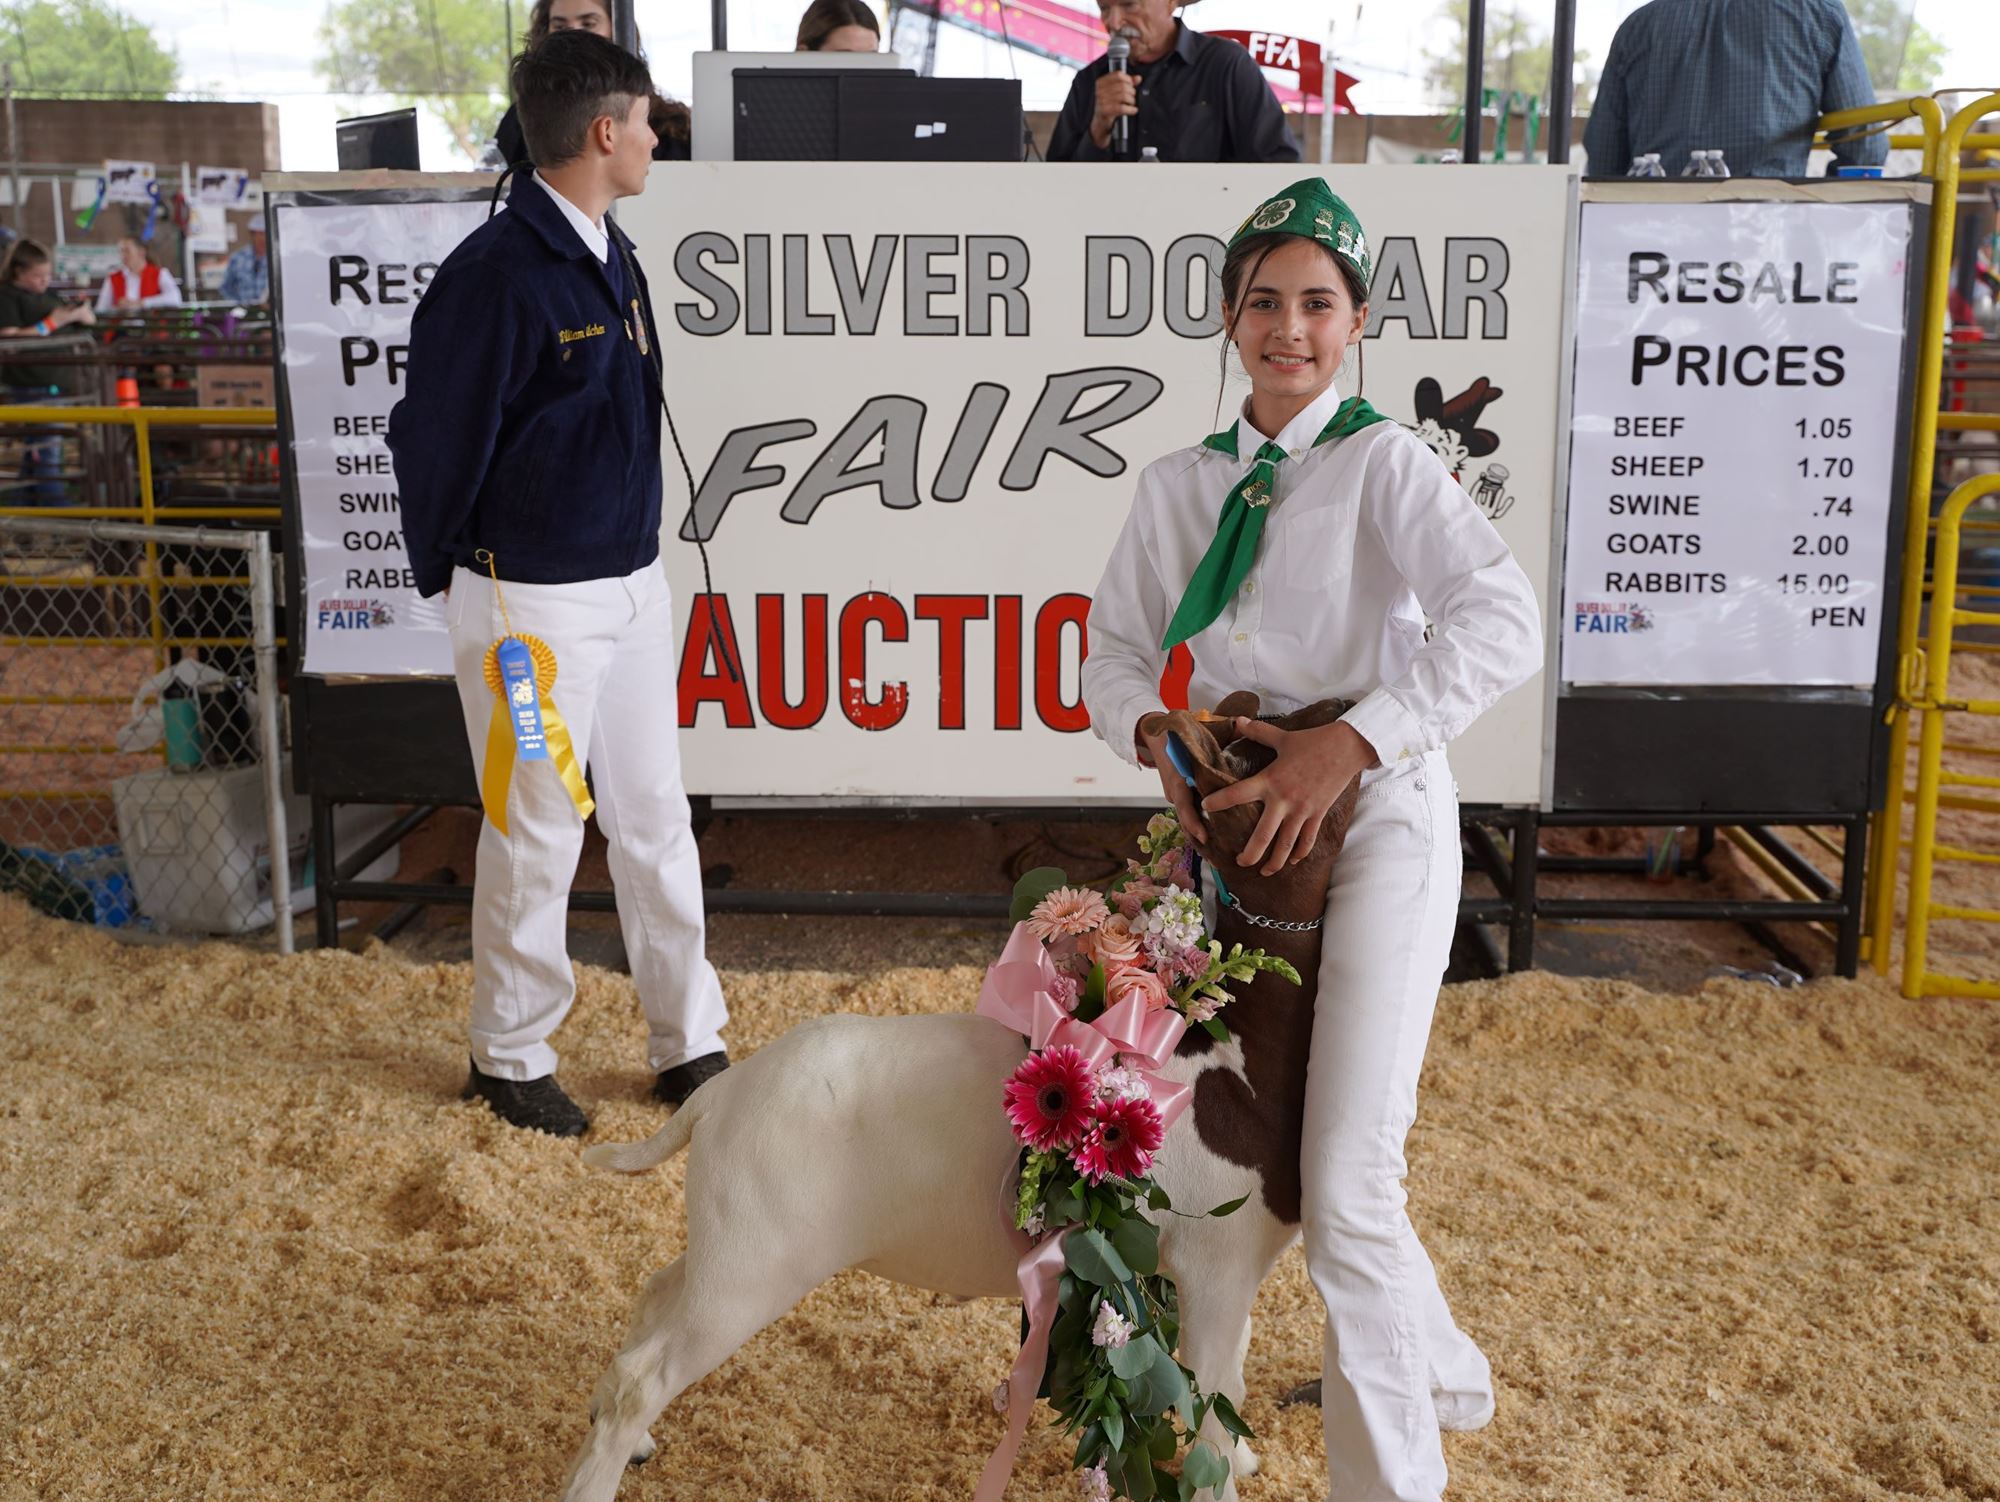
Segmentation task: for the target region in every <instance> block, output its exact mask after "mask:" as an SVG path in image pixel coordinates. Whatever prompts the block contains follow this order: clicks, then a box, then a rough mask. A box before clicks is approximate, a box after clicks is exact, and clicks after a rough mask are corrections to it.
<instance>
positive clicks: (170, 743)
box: [160, 678, 203, 772]
mask: <svg viewBox="0 0 2000 1502" xmlns="http://www.w3.org/2000/svg"><path fill="white" fill-rule="evenodd" d="M160 725H161V728H162V730H163V732H164V735H165V739H166V743H167V770H168V771H170V772H192V771H194V770H196V769H197V768H198V767H200V766H201V763H202V752H203V747H202V739H201V715H200V711H199V709H198V708H197V706H196V704H195V697H194V690H193V689H192V688H190V687H189V686H188V685H187V684H186V683H184V682H182V681H181V680H180V679H179V678H176V679H174V680H173V681H172V682H171V683H169V684H168V685H167V686H166V687H165V688H163V689H161V690H160Z"/></svg>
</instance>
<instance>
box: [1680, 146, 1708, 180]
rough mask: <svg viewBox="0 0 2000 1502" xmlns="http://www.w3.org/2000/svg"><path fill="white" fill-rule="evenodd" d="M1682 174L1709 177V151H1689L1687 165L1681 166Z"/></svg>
mask: <svg viewBox="0 0 2000 1502" xmlns="http://www.w3.org/2000/svg"><path fill="white" fill-rule="evenodd" d="M1681 176H1682V177H1707V176H1708V153H1707V152H1705V151H1690V152H1689V153H1688V159H1687V165H1686V166H1685V167H1683V168H1681Z"/></svg>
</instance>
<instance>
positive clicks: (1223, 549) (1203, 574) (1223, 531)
mask: <svg viewBox="0 0 2000 1502" xmlns="http://www.w3.org/2000/svg"><path fill="white" fill-rule="evenodd" d="M1386 421H1388V419H1387V418H1385V417H1384V416H1383V415H1382V414H1381V413H1380V412H1377V411H1376V410H1375V409H1374V408H1373V407H1371V406H1369V405H1368V403H1366V402H1364V401H1363V400H1362V399H1361V398H1360V397H1358V396H1350V397H1349V398H1348V399H1347V400H1346V401H1344V402H1342V403H1341V404H1340V408H1339V410H1338V411H1336V412H1335V413H1334V414H1333V417H1332V418H1331V419H1330V420H1329V421H1328V423H1327V425H1326V426H1325V427H1323V428H1321V429H1320V431H1319V437H1317V438H1315V439H1314V440H1313V441H1312V446H1313V447H1314V448H1318V447H1319V446H1320V445H1321V444H1322V443H1328V442H1331V441H1332V440H1333V439H1335V438H1345V437H1346V436H1347V435H1348V434H1349V433H1358V432H1360V431H1361V430H1362V429H1363V428H1365V427H1368V426H1370V425H1371V424H1373V423H1378V422H1386ZM1201 446H1202V447H1203V448H1205V449H1214V450H1215V451H1216V452H1217V453H1218V454H1227V455H1228V456H1229V457H1230V458H1232V459H1234V458H1235V457H1236V456H1237V455H1236V425H1235V424H1233V423H1232V424H1231V425H1230V426H1229V427H1226V428H1224V429H1223V430H1222V431H1221V432H1220V433H1215V434H1211V435H1210V436H1209V437H1207V438H1204V439H1202V441H1201ZM1285 458H1286V454H1285V451H1284V450H1283V449H1281V448H1279V447H1278V445H1277V444H1275V443H1265V444H1264V445H1263V446H1262V447H1261V448H1259V449H1258V450H1257V462H1256V463H1254V464H1252V465H1251V466H1250V472H1249V473H1248V474H1247V475H1245V476H1244V477H1243V478H1242V479H1241V480H1239V481H1238V482H1237V485H1236V488H1235V489H1234V490H1232V491H1230V492H1229V499H1228V500H1226V501H1224V502H1223V503H1222V515H1221V516H1220V517H1219V518H1218V519H1217V521H1216V523H1215V541H1213V542H1211V543H1210V544H1209V545H1208V551H1207V552H1206V553H1204V554H1202V558H1201V562H1200V563H1198V564H1196V565H1195V570H1194V577H1193V578H1192V579H1190V580H1188V587H1187V593H1186V594H1184V595H1182V596H1181V602H1180V604H1179V605H1178V606H1176V607H1175V609H1174V618H1173V620H1172V621H1171V622H1169V623H1168V625H1167V634H1166V638H1165V640H1163V641H1162V642H1161V643H1160V650H1161V651H1163V652H1171V651H1172V650H1173V649H1174V648H1175V647H1177V646H1179V645H1180V644H1181V643H1182V642H1184V641H1186V640H1187V639H1188V638H1189V637H1191V636H1198V635H1199V634H1200V633H1201V632H1203V631H1205V630H1207V629H1208V627H1209V626H1210V625H1211V624H1213V622H1214V621H1215V618H1216V617H1217V616H1219V615H1221V614H1222V609H1223V607H1224V606H1225V605H1227V604H1228V603H1229V602H1230V600H1231V599H1233V598H1234V597H1235V594H1236V591H1237V590H1238V589H1239V588H1241V587H1242V584H1243V576H1244V575H1245V574H1247V573H1249V572H1250V565H1251V563H1253V562H1254V561H1255V560H1256V557H1257V539H1258V538H1260V537H1262V536H1263V535H1264V517H1265V513H1266V512H1267V511H1268V510H1269V508H1270V505H1271V487H1272V485H1273V484H1274V483H1275V482H1276V480H1277V474H1278V466H1279V465H1280V464H1281V463H1283V462H1284V460H1285Z"/></svg>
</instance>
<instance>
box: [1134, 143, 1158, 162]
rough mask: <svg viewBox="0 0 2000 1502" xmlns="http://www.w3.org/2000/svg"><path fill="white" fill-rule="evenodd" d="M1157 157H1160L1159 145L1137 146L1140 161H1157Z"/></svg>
mask: <svg viewBox="0 0 2000 1502" xmlns="http://www.w3.org/2000/svg"><path fill="white" fill-rule="evenodd" d="M1159 159H1160V148H1159V147H1157V146H1141V147H1140V148H1139V160H1140V161H1141V162H1158V161H1159Z"/></svg>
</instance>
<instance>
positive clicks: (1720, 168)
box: [1708, 148, 1729, 177]
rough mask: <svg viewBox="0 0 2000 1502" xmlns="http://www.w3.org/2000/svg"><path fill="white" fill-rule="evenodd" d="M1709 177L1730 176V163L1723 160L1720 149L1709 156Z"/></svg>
mask: <svg viewBox="0 0 2000 1502" xmlns="http://www.w3.org/2000/svg"><path fill="white" fill-rule="evenodd" d="M1708 175H1709V176H1710V177H1727V176H1729V163H1727V162H1725V161H1724V160H1723V159H1722V152H1721V150H1720V149H1719V148H1718V149H1717V150H1714V151H1711V152H1710V153H1709V154H1708Z"/></svg>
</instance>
